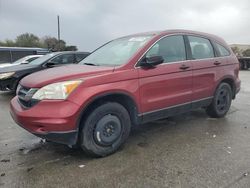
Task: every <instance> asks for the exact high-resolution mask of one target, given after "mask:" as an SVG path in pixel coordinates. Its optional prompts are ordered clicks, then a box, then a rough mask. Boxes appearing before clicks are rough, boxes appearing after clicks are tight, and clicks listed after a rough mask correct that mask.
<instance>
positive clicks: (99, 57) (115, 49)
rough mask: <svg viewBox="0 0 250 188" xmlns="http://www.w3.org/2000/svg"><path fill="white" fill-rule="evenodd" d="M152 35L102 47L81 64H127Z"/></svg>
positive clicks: (126, 38)
mask: <svg viewBox="0 0 250 188" xmlns="http://www.w3.org/2000/svg"><path fill="white" fill-rule="evenodd" d="M151 37H152V35H144V36H134V37H131V36H130V37H123V38H119V39H116V40H113V41H111V42H109V43H107V44H105V45H104V46H102V47H100V48H99V49H97V50H96V51H94V52H93V53H91V54H90V55H89V56H87V57H86V58H85V59H83V60H82V61H81V62H80V63H79V64H89V65H104V66H115V65H122V64H125V63H126V62H127V61H128V60H129V58H131V57H132V56H133V55H134V54H135V52H136V51H137V50H138V49H139V48H141V47H142V46H143V45H144V44H146V42H148V41H149V40H150V39H151Z"/></svg>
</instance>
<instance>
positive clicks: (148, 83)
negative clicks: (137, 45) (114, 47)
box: [138, 35, 192, 122]
mask: <svg viewBox="0 0 250 188" xmlns="http://www.w3.org/2000/svg"><path fill="white" fill-rule="evenodd" d="M150 56H162V57H163V58H164V63H163V64H160V65H158V66H155V67H154V68H150V69H148V68H143V67H139V69H138V70H139V86H140V98H141V109H142V111H143V114H142V115H143V120H144V121H145V122H146V121H151V120H154V119H159V118H163V117H165V116H168V115H173V114H175V113H178V112H180V111H186V110H190V108H191V100H192V64H191V62H188V61H186V48H185V43H184V38H183V36H182V35H174V36H166V37H164V38H162V39H160V40H159V41H158V42H156V43H155V44H154V45H153V46H152V47H151V48H150V49H149V51H148V52H147V53H146V54H145V56H144V57H143V58H145V57H150ZM143 58H142V60H143Z"/></svg>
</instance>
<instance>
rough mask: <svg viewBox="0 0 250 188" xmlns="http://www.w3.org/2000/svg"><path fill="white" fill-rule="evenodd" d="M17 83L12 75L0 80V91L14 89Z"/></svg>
mask: <svg viewBox="0 0 250 188" xmlns="http://www.w3.org/2000/svg"><path fill="white" fill-rule="evenodd" d="M17 83H18V81H17V79H15V78H14V77H12V78H7V79H4V80H0V91H14V90H15V88H16V86H17Z"/></svg>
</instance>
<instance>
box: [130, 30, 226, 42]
mask: <svg viewBox="0 0 250 188" xmlns="http://www.w3.org/2000/svg"><path fill="white" fill-rule="evenodd" d="M172 34H186V35H188V34H190V35H200V36H205V37H208V38H212V39H214V40H216V41H218V42H220V43H223V44H226V43H225V41H224V40H223V39H222V38H220V37H218V36H216V35H213V34H209V33H204V32H198V31H192V30H184V29H173V30H162V31H151V32H143V33H137V34H133V35H128V36H138V35H155V36H156V35H172Z"/></svg>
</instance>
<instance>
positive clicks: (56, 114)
mask: <svg viewBox="0 0 250 188" xmlns="http://www.w3.org/2000/svg"><path fill="white" fill-rule="evenodd" d="M79 109H80V107H79V106H78V105H76V104H75V103H72V102H69V101H60V100H58V101H49V100H48V101H41V102H39V103H38V104H36V105H35V106H33V107H32V108H29V109H25V108H23V107H22V106H21V105H20V104H19V101H18V98H17V97H14V98H13V99H12V100H11V104H10V113H11V116H12V118H13V119H14V120H15V122H16V123H17V124H18V125H20V126H21V127H22V128H24V129H26V130H27V131H29V132H30V133H32V134H34V135H36V136H38V137H41V138H44V139H47V140H50V141H53V142H57V143H62V144H66V145H74V144H76V142H77V137H78V118H79Z"/></svg>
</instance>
